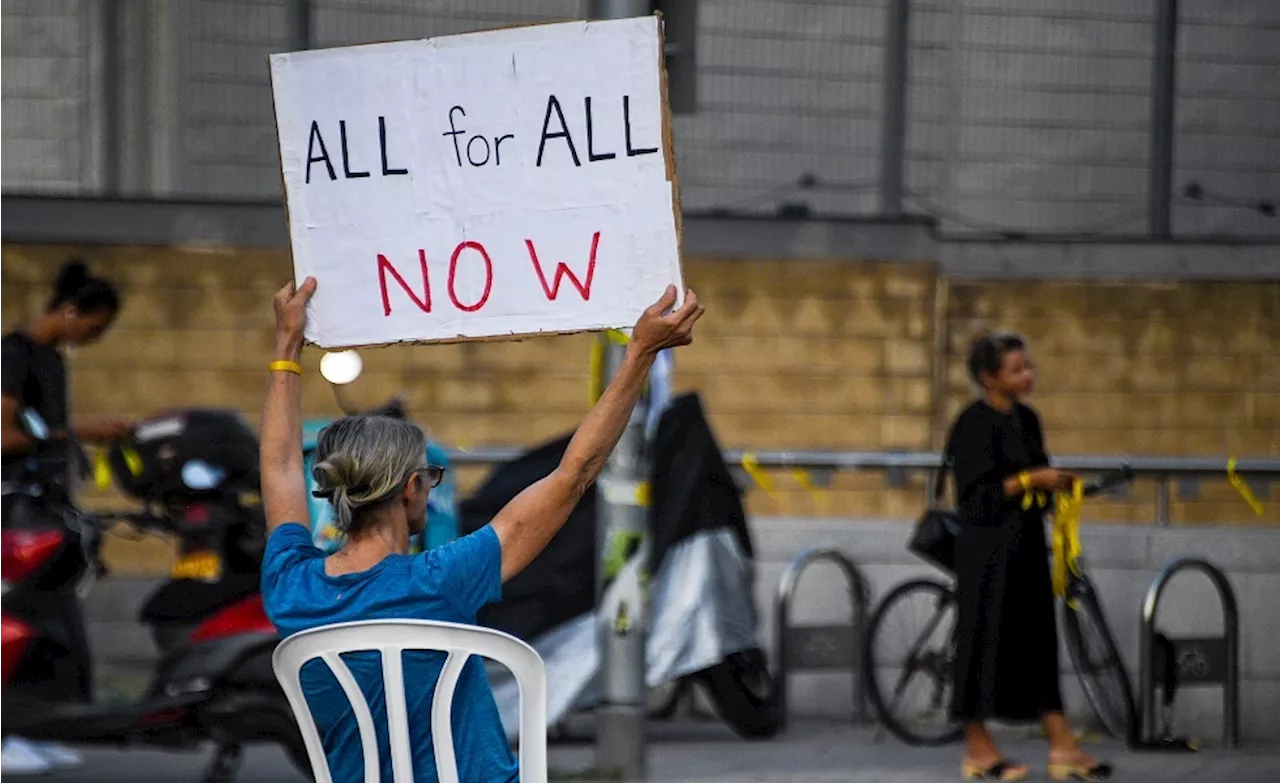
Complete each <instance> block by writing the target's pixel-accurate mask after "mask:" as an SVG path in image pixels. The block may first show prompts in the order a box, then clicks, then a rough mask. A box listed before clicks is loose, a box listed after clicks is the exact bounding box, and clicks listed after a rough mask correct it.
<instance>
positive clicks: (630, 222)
mask: <svg viewBox="0 0 1280 783" xmlns="http://www.w3.org/2000/svg"><path fill="white" fill-rule="evenodd" d="M660 68H661V60H660V46H659V35H658V20H657V18H656V17H642V18H637V19H624V20H613V21H607V22H589V23H587V22H575V23H569V24H556V25H539V26H530V27H522V28H511V29H505V30H495V31H491V32H484V33H470V34H466V35H458V36H448V37H443V38H435V39H428V40H422V41H403V42H397V43H388V44H375V45H368V46H355V47H347V48H340V49H330V50H317V51H309V52H297V53H291V54H281V55H272V56H271V76H272V90H273V93H274V98H275V105H276V124H277V131H278V133H279V141H280V160H281V168H282V172H283V179H284V187H285V197H286V201H287V204H288V208H289V223H290V239H291V243H292V247H293V258H294V272H295V275H296V276H297V279H298V280H302V279H303V278H305V277H307V276H314V277H315V278H316V279H317V281H318V287H317V291H316V295H315V298H314V300H313V302H312V310H311V317H310V318H309V319H308V327H307V338H308V339H309V340H310V341H311V342H313V343H316V344H318V345H320V346H322V347H325V348H342V347H351V346H362V345H379V344H386V343H394V342H406V341H412V342H426V341H435V340H453V339H459V338H464V339H465V338H479V337H495V336H503V335H528V334H535V333H539V332H574V331H584V330H596V329H602V328H625V327H629V326H631V325H632V324H633V323H634V322H635V320H636V318H637V317H638V316H639V314H640V312H641V311H642V310H643V309H644V308H645V307H646V306H648V305H649V304H651V303H652V302H653V301H654V300H656V299H657V298H658V297H659V296H660V295H661V293H662V291H663V289H664V288H666V286H667V285H668V284H675V285H676V286H677V288H678V289H682V287H683V282H682V279H681V271H680V259H679V251H678V246H679V242H678V237H677V231H676V221H675V214H674V206H673V205H674V201H675V195H674V189H673V185H672V183H671V182H670V181H669V180H668V178H667V164H666V158H667V156H668V155H669V154H671V151H670V150H667V149H666V141H665V140H664V137H663V117H664V112H665V110H666V107H665V104H664V100H663V95H662V89H661V84H660Z"/></svg>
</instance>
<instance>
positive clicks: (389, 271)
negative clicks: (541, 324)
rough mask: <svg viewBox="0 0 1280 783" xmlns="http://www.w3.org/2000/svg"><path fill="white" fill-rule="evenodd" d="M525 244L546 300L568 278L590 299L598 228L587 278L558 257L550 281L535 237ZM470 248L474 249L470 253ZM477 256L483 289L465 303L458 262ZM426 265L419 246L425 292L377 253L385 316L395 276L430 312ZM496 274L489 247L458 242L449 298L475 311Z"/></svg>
mask: <svg viewBox="0 0 1280 783" xmlns="http://www.w3.org/2000/svg"><path fill="white" fill-rule="evenodd" d="M524 246H525V249H526V250H528V251H529V261H530V262H531V263H532V264H533V271H534V274H536V275H537V277H538V282H539V283H540V284H541V286H542V292H543V294H545V295H546V297H547V301H549V302H554V301H556V300H557V299H558V298H559V297H560V283H561V281H562V280H564V279H566V278H567V279H568V280H569V284H570V285H572V286H573V287H574V288H576V289H577V291H578V295H579V296H581V297H582V301H584V302H589V301H591V283H592V281H593V280H594V279H595V274H596V250H597V249H598V248H599V247H600V232H599V231H597V232H595V233H594V234H592V235H591V252H590V253H589V255H588V256H587V274H586V280H585V281H583V280H581V279H579V277H578V276H577V275H576V274H574V272H573V270H572V269H570V268H569V265H568V264H566V263H564V262H563V261H557V262H556V268H555V271H554V272H553V273H552V275H551V282H550V283H548V282H547V274H546V272H545V270H544V269H543V267H542V262H541V261H540V260H539V259H538V251H537V248H535V247H534V244H533V240H532V239H526V240H525V241H524ZM467 251H471V252H470V253H468V252H467ZM477 260H478V261H480V262H482V263H483V264H484V292H483V293H481V294H480V296H479V297H478V298H477V299H476V300H475V301H474V302H470V303H466V302H463V301H462V300H460V299H459V298H458V291H457V287H456V280H457V277H458V265H459V263H475V262H476V261H477ZM427 267H428V264H427V251H426V250H422V249H419V250H418V270H419V273H420V274H421V275H422V289H421V290H422V294H421V295H419V294H418V291H417V289H415V288H413V287H412V286H411V285H409V283H408V281H406V280H405V278H404V276H403V275H401V274H400V270H399V269H397V268H396V267H395V265H394V264H392V263H391V261H390V260H389V259H388V258H387V257H386V256H385V255H383V254H382V253H379V254H378V286H379V288H380V289H381V291H382V314H383V315H384V316H389V315H391V293H390V291H389V290H388V286H387V280H388V278H390V279H391V280H394V281H395V282H396V284H397V285H399V286H400V288H401V290H403V291H404V293H405V294H406V295H407V296H408V297H409V301H411V302H413V304H414V305H416V306H417V308H418V309H419V310H421V311H422V312H424V313H429V312H431V278H430V276H429V275H428V273H427V271H428V270H427ZM493 276H494V275H493V260H492V259H491V258H490V257H489V251H487V250H485V247H484V245H482V244H480V243H479V242H474V241H466V242H460V243H458V246H457V247H455V248H454V249H453V255H452V256H450V258H449V276H448V283H447V284H446V287H447V288H448V293H449V301H450V302H452V303H453V306H454V307H455V308H457V309H458V310H461V311H462V312H466V313H474V312H476V311H478V310H480V309H481V308H483V307H484V306H485V304H486V303H487V302H488V301H489V294H490V293H492V291H493Z"/></svg>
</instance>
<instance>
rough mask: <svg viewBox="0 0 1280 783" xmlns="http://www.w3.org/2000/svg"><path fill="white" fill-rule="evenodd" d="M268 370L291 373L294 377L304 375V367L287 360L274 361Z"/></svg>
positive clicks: (268, 366)
mask: <svg viewBox="0 0 1280 783" xmlns="http://www.w3.org/2000/svg"><path fill="white" fill-rule="evenodd" d="M267 369H268V370H270V371H271V372H291V373H293V374H294V375H301V374H302V365H300V364H298V363H297V362H291V361H287V360H285V359H281V360H279V361H274V362H272V363H271V364H268V365H267Z"/></svg>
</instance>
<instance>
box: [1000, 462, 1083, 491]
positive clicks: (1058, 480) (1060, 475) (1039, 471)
mask: <svg viewBox="0 0 1280 783" xmlns="http://www.w3.org/2000/svg"><path fill="white" fill-rule="evenodd" d="M1021 475H1022V474H1021V473H1018V474H1015V475H1012V476H1010V477H1009V478H1007V479H1005V480H1004V496H1005V497H1007V498H1012V497H1017V496H1018V495H1021V494H1022V493H1023V492H1025V491H1026V490H1025V489H1024V488H1023V486H1022V479H1021V478H1019V476H1021ZM1027 477H1028V478H1029V479H1030V480H1031V487H1032V488H1033V489H1038V490H1040V491H1042V492H1052V491H1055V490H1060V489H1070V488H1071V482H1073V481H1075V478H1076V477H1075V475H1074V474H1072V473H1067V472H1066V471H1063V470H1058V469H1057V468H1034V469H1032V470H1029V471H1027Z"/></svg>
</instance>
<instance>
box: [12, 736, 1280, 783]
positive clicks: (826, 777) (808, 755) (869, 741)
mask: <svg viewBox="0 0 1280 783" xmlns="http://www.w3.org/2000/svg"><path fill="white" fill-rule="evenodd" d="M1002 736H1005V735H1002ZM650 737H651V743H650V746H649V759H650V769H649V781H651V783H783V782H784V781H785V782H786V783H836V782H837V781H839V783H943V782H944V781H945V783H955V781H957V780H959V779H960V763H959V761H960V748H959V746H955V745H953V746H950V747H944V748H910V747H906V746H904V745H902V744H901V743H899V742H897V741H895V740H893V739H885V740H884V741H882V742H877V741H875V739H874V738H873V734H872V731H871V729H869V728H865V727H853V726H842V725H836V724H831V723H795V724H793V725H792V726H791V727H790V728H789V729H788V731H787V733H786V734H785V735H783V736H780V737H777V738H775V739H773V740H769V741H765V742H746V741H743V740H740V739H737V738H736V737H734V736H733V735H732V734H730V733H729V732H728V730H726V729H724V728H723V727H721V726H719V725H717V724H712V723H684V722H681V723H673V724H654V725H652V727H651V730H650ZM1002 745H1003V747H1004V749H1005V751H1006V752H1007V753H1008V754H1009V755H1010V757H1012V758H1017V759H1019V760H1022V761H1025V762H1026V763H1028V764H1031V765H1032V768H1033V774H1032V776H1031V780H1047V779H1048V778H1047V777H1046V775H1045V773H1044V759H1045V752H1046V751H1045V744H1044V742H1043V741H1040V740H1037V739H1032V738H1030V737H1029V736H1028V735H1027V734H1025V733H1015V734H1008V735H1007V739H1002ZM1089 749H1090V751H1091V752H1092V753H1094V754H1095V755H1097V756H1099V757H1102V758H1107V759H1110V760H1111V761H1113V762H1114V763H1115V765H1116V767H1117V775H1116V780H1117V781H1119V782H1120V783H1276V781H1280V746H1275V745H1272V746H1258V747H1254V746H1249V745H1246V746H1245V748H1243V749H1241V750H1237V751H1224V750H1216V749H1210V750H1205V751H1202V752H1200V753H1193V754H1173V753H1168V754H1166V753H1159V754H1156V753H1140V754H1135V753H1129V752H1127V751H1126V750H1125V749H1124V748H1123V747H1122V746H1119V745H1116V744H1106V743H1097V744H1090V745H1089ZM593 752H594V748H593V746H592V744H591V742H590V741H589V740H587V741H582V742H577V743H573V742H570V743H557V744H555V745H552V747H551V752H550V756H551V767H552V773H553V774H552V780H574V781H589V780H591V778H590V777H582V776H580V775H579V774H575V773H580V772H581V771H582V770H585V769H587V768H589V767H590V766H591V763H592V756H593ZM85 757H86V762H87V763H86V764H85V766H84V767H82V768H81V769H79V770H75V771H70V772H60V773H55V774H54V775H51V776H48V777H43V778H39V780H41V781H50V783H125V781H129V783H134V782H135V781H139V780H146V781H148V783H168V782H169V781H173V782H174V783H177V782H178V781H182V782H183V783H186V781H193V780H199V779H200V774H201V772H202V770H203V767H204V764H205V763H207V761H208V758H209V754H208V752H203V753H187V754H182V753H163V752H154V751H137V750H131V751H117V750H90V751H87V752H86V754H85ZM4 778H5V780H6V781H19V780H28V779H30V780H36V779H35V778H22V777H18V776H11V775H5V776H4ZM302 779H303V778H302V777H301V776H300V775H299V774H298V773H297V772H296V771H295V770H294V769H293V768H292V766H291V765H290V764H289V762H288V760H287V759H286V758H285V756H284V754H283V753H282V752H281V751H280V750H279V749H277V748H274V747H255V748H251V749H249V750H248V751H247V752H246V754H245V763H244V766H243V768H242V769H241V773H240V776H239V778H238V780H239V781H242V782H243V783H299V781H301V780H302Z"/></svg>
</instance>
